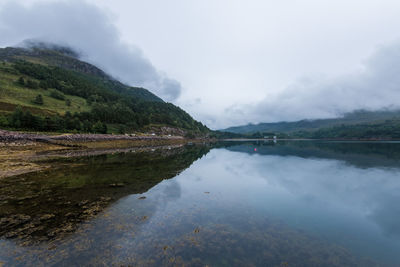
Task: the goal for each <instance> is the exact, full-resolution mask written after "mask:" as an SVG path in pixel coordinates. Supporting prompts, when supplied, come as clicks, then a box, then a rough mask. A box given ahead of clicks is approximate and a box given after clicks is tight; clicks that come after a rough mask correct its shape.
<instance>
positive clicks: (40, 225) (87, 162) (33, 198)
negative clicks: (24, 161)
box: [0, 146, 209, 242]
mask: <svg viewBox="0 0 400 267" xmlns="http://www.w3.org/2000/svg"><path fill="white" fill-rule="evenodd" d="M208 151H209V148H208V147H205V146H189V147H188V146H186V147H180V148H173V149H160V150H155V151H152V152H141V153H126V154H124V153H120V154H114V155H101V156H95V157H84V158H69V159H64V160H62V161H60V162H57V163H54V162H53V163H52V164H59V165H60V166H61V167H60V168H59V169H57V170H56V171H54V170H52V171H51V170H49V171H44V172H39V173H32V174H27V175H20V176H16V177H9V178H6V179H3V180H0V218H1V219H0V236H4V237H7V238H21V239H23V240H24V241H28V242H29V241H41V240H49V239H54V238H59V237H62V236H63V235H64V234H65V233H67V232H72V231H74V230H75V229H76V228H77V227H78V226H79V225H80V223H81V222H83V221H85V220H87V219H89V218H91V217H93V216H94V215H96V214H97V213H99V212H101V211H102V210H103V209H104V208H106V207H107V206H109V205H110V204H111V203H114V202H115V201H117V200H118V199H120V198H121V197H124V196H127V195H130V194H138V193H144V192H146V191H147V190H149V189H150V188H152V187H153V186H155V185H157V184H158V183H159V182H161V181H162V180H164V179H169V178H172V177H174V176H176V174H177V173H179V172H181V171H182V170H184V169H186V168H188V167H189V166H190V165H191V164H192V163H193V162H194V161H195V160H197V159H198V158H200V157H201V156H203V155H204V154H206V153H208Z"/></svg>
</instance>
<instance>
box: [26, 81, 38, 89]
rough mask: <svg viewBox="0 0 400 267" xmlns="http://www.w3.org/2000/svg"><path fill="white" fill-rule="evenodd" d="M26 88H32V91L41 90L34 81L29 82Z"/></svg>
mask: <svg viewBox="0 0 400 267" xmlns="http://www.w3.org/2000/svg"><path fill="white" fill-rule="evenodd" d="M26 86H27V87H29V88H31V89H38V88H39V84H38V83H37V82H35V81H32V80H28V81H27V82H26Z"/></svg>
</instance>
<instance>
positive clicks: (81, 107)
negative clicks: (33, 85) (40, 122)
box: [0, 63, 90, 114]
mask: <svg viewBox="0 0 400 267" xmlns="http://www.w3.org/2000/svg"><path fill="white" fill-rule="evenodd" d="M10 65H11V64H10V63H6V64H5V65H4V64H2V63H1V64H0V112H11V111H13V109H14V107H15V106H18V105H20V106H23V107H27V108H29V109H30V110H31V111H32V112H33V113H35V114H39V113H41V114H51V113H59V114H64V113H65V112H67V111H69V112H71V113H74V112H82V111H89V110H90V106H89V105H88V104H87V103H86V100H85V99H83V98H81V97H77V96H70V95H66V99H69V100H70V101H71V106H67V105H66V102H65V100H58V99H55V98H52V97H50V93H51V90H44V89H41V88H39V89H30V88H27V87H23V86H21V85H19V84H18V83H17V80H18V78H19V77H20V75H16V74H12V73H9V72H8V71H7V70H10ZM22 77H24V76H22ZM25 78H26V77H25ZM30 79H31V78H30ZM26 80H27V78H26ZM31 80H34V79H31ZM37 82H38V81H37ZM38 94H41V95H42V96H43V102H44V104H43V105H36V104H33V103H32V101H33V100H34V99H35V97H36V96H37V95H38Z"/></svg>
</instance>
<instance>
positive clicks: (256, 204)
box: [0, 142, 400, 266]
mask: <svg viewBox="0 0 400 267" xmlns="http://www.w3.org/2000/svg"><path fill="white" fill-rule="evenodd" d="M45 164H49V163H45ZM52 164H56V165H57V166H58V168H57V169H53V170H49V171H44V172H39V173H34V174H29V175H22V176H18V177H10V178H7V179H3V180H0V266H1V265H2V264H4V265H5V266H24V265H32V266H41V265H42V266H52V265H57V266H72V265H92V266H102V265H104V266H109V265H115V266H120V265H124V266H127V265H129V266H160V265H163V266H182V265H185V266H205V265H208V266H400V253H399V252H400V205H399V203H400V143H396V142H381V143H379V142H376V143H361V142H346V143H342V142H281V143H280V142H278V143H271V142H258V143H257V142H256V143H251V142H248V143H233V142H231V143H221V144H217V145H214V146H210V145H205V146H200V145H194V146H186V147H178V148H163V149H156V150H154V151H149V152H140V153H137V152H132V153H120V154H115V155H102V156H95V157H84V158H78V159H67V160H62V161H57V162H54V163H52Z"/></svg>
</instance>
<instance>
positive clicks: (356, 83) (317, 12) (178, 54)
mask: <svg viewBox="0 0 400 267" xmlns="http://www.w3.org/2000/svg"><path fill="white" fill-rule="evenodd" d="M399 29H400V1H398V0H351V1H349V0H335V1H331V0H280V1H276V0H247V1H243V0H241V1H239V0H202V1H198V0H168V1H165V0H146V1H143V0H140V1H139V0H131V1H124V0H113V1H109V0H87V1H56V0H54V1H38V0H24V1H18V0H13V1H7V0H0V36H1V38H0V46H7V45H14V44H17V43H19V42H21V41H22V40H23V39H29V38H36V39H42V40H44V41H52V42H57V43H62V44H68V45H71V46H74V47H75V48H78V49H80V50H81V52H82V54H83V56H84V59H86V60H88V61H89V62H92V63H95V64H96V65H99V67H101V68H103V69H105V70H106V71H107V72H109V73H110V74H112V75H113V76H115V77H117V78H119V79H121V80H122V81H124V82H126V83H129V84H131V85H140V86H145V87H147V88H149V89H150V90H152V91H153V92H155V93H156V94H158V95H160V96H161V97H163V98H164V99H165V100H167V101H171V102H173V103H175V104H178V105H179V106H181V107H182V108H183V109H185V110H187V111H188V112H189V113H190V114H191V115H193V116H194V117H195V118H196V119H199V120H201V121H202V122H203V123H206V124H207V125H208V126H209V127H211V128H214V129H215V128H222V127H227V126H231V125H238V124H245V123H248V122H272V121H280V120H298V119H303V118H321V117H324V118H326V117H334V116H338V115H340V114H342V113H343V112H349V111H352V110H355V109H382V108H397V107H398V106H399V104H400V90H399V89H400V88H399V87H400V86H398V85H399V84H400V77H398V76H400V75H398V73H400V31H399Z"/></svg>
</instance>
